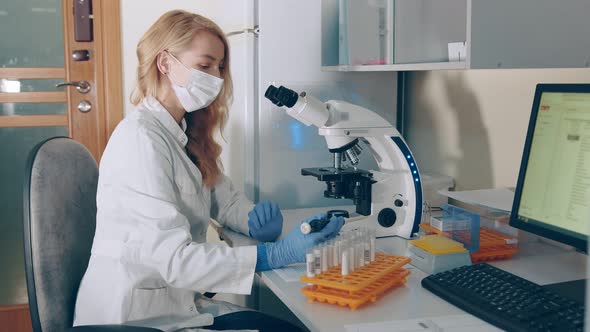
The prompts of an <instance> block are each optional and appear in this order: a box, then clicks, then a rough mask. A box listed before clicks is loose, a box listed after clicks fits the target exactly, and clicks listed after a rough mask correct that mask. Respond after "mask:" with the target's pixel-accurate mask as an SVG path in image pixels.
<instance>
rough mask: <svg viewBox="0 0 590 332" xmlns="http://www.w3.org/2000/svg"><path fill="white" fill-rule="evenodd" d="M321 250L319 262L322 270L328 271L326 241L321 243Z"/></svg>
mask: <svg viewBox="0 0 590 332" xmlns="http://www.w3.org/2000/svg"><path fill="white" fill-rule="evenodd" d="M321 248H322V249H321V250H322V262H321V265H320V266H321V269H322V272H326V271H328V245H327V244H326V243H322V245H321Z"/></svg>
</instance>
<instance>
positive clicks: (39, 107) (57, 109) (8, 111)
mask: <svg viewBox="0 0 590 332" xmlns="http://www.w3.org/2000/svg"><path fill="white" fill-rule="evenodd" d="M66 109H67V106H66V104H65V103H46V104H21V103H18V104H17V103H0V116H2V115H46V114H66V112H67V111H66ZM0 121H2V119H1V118H0Z"/></svg>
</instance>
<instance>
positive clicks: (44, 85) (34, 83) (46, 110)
mask: <svg viewBox="0 0 590 332" xmlns="http://www.w3.org/2000/svg"><path fill="white" fill-rule="evenodd" d="M60 82H63V79H37V80H9V79H4V78H2V79H0V92H8V93H17V92H35V91H63V90H64V88H56V87H55V85H56V84H57V83H60ZM66 112H67V106H66V104H65V103H45V104H39V103H0V116H2V115H43V114H66Z"/></svg>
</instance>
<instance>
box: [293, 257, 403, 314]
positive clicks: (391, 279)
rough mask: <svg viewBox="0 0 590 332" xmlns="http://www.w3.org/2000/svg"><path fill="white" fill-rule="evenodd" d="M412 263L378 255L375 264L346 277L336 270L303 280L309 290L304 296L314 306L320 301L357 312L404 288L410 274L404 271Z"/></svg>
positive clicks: (338, 267)
mask: <svg viewBox="0 0 590 332" xmlns="http://www.w3.org/2000/svg"><path fill="white" fill-rule="evenodd" d="M409 262H410V259H409V258H408V257H405V256H394V255H388V254H383V253H377V254H375V261H374V262H371V263H369V264H367V265H365V266H363V267H361V268H358V269H357V270H355V271H354V272H352V273H350V274H348V275H346V276H343V275H342V274H341V267H340V266H335V267H332V268H330V269H329V270H327V271H326V272H323V273H321V274H318V275H316V276H315V277H312V278H310V277H307V276H303V277H301V281H302V282H304V283H307V284H310V285H309V286H306V287H303V288H302V289H301V292H302V293H303V294H304V295H305V296H307V298H308V299H309V301H310V302H314V301H318V302H325V303H329V304H337V305H339V306H342V307H346V306H348V307H350V309H352V310H356V309H357V308H359V307H360V306H362V305H364V304H366V303H368V302H376V301H377V299H378V298H379V297H380V296H382V295H383V294H385V293H386V292H387V291H389V290H391V289H393V288H394V287H397V286H400V285H403V284H404V283H405V282H406V277H407V276H408V275H409V274H410V271H408V270H406V269H404V268H402V267H403V266H404V265H406V264H408V263H409Z"/></svg>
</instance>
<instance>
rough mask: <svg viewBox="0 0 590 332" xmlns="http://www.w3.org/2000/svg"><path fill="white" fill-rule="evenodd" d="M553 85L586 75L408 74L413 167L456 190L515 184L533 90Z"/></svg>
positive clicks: (589, 76)
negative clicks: (451, 180) (450, 183)
mask: <svg viewBox="0 0 590 332" xmlns="http://www.w3.org/2000/svg"><path fill="white" fill-rule="evenodd" d="M558 82H569V83H577V82H583V83H589V82H590V69H526V70H470V71H436V72H420V73H412V74H411V75H410V83H409V85H408V86H409V91H410V96H409V99H408V102H409V105H408V117H407V123H406V125H407V130H408V132H407V135H408V136H407V137H408V143H409V145H410V147H411V148H412V151H413V152H414V154H415V156H416V159H417V161H418V162H419V164H418V166H419V167H420V168H421V170H422V171H423V172H424V171H426V172H434V173H440V174H445V175H449V176H452V177H453V178H454V179H455V182H456V188H457V189H458V190H462V189H478V188H491V187H513V186H515V185H516V180H517V178H518V170H519V167H520V159H521V155H522V149H523V147H524V139H525V136H526V130H527V126H528V121H529V116H530V112H531V107H532V100H533V96H534V90H535V85H536V84H537V83H558Z"/></svg>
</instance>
